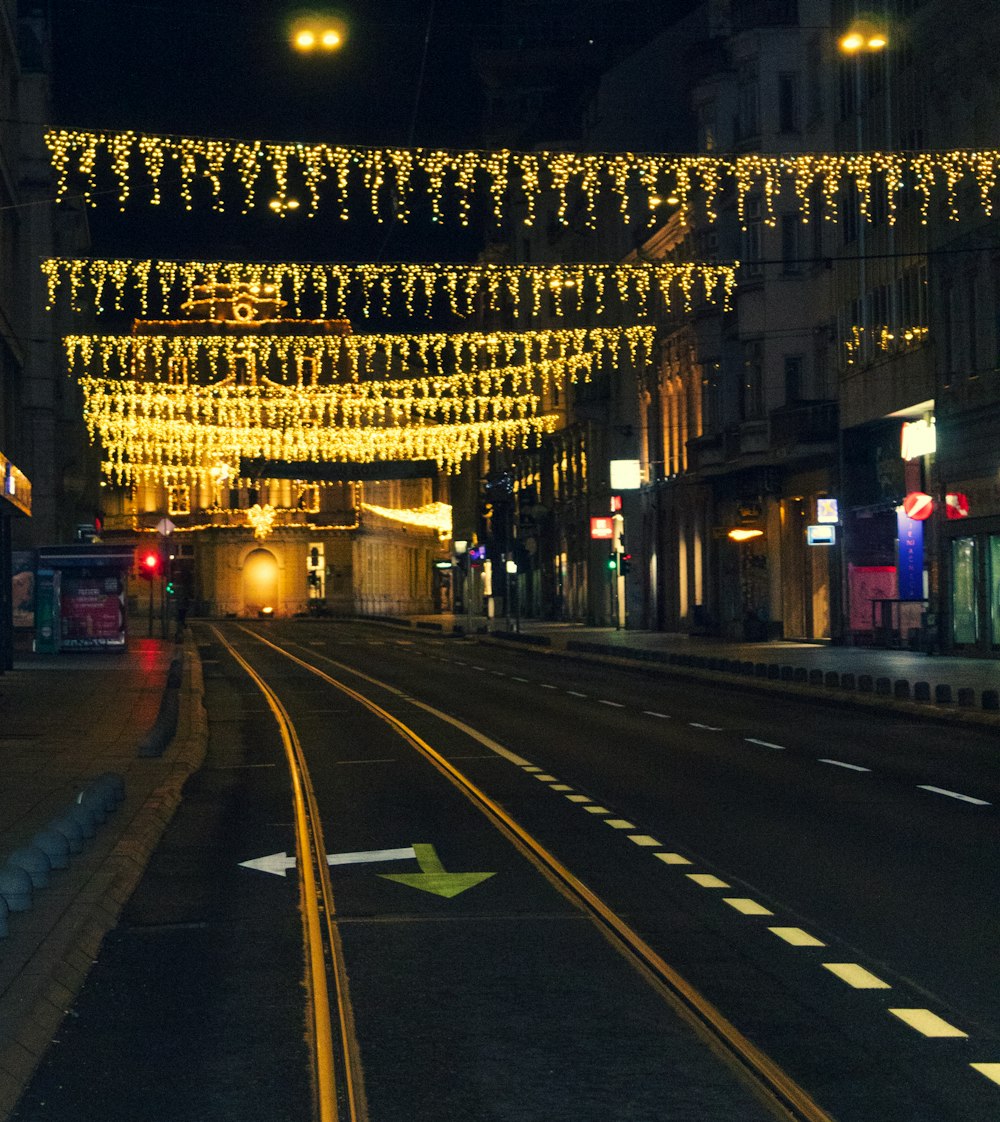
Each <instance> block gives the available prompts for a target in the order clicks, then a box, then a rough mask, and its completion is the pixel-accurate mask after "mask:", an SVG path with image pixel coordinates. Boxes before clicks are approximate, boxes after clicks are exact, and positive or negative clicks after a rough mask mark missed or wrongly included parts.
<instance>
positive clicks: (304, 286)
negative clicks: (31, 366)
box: [41, 257, 738, 319]
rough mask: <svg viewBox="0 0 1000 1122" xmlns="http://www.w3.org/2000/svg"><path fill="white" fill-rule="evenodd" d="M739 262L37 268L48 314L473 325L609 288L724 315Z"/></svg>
mask: <svg viewBox="0 0 1000 1122" xmlns="http://www.w3.org/2000/svg"><path fill="white" fill-rule="evenodd" d="M737 268H738V262H734V263H732V264H724V265H717V264H695V263H690V264H674V263H672V262H655V263H650V264H628V265H622V264H619V265H600V264H590V263H573V264H568V263H560V264H552V265H497V264H482V265H453V264H433V265H431V264H408V263H402V262H401V263H393V264H358V265H346V264H331V263H296V262H281V263H274V264H261V263H247V262H233V261H185V262H180V261H152V260H100V259H94V258H65V257H50V258H47V259H45V260H44V261H43V262H42V263H41V269H42V272H43V274H44V276H45V278H46V284H47V288H48V307H49V310H50V311H51V310H52V309H53V308H54V307H55V306H56V303H57V301H58V299H59V295H60V293H64V294H65V295H66V296H67V298H68V302H69V305H70V307H71V308H72V309H73V310H74V311H82V310H83V309H84V306H86V307H87V308H92V309H93V310H94V311H95V312H97V313H98V314H101V313H103V312H105V311H108V310H115V311H123V310H124V308H125V301H126V300H133V301H135V302H137V303H138V306H139V309H140V314H141V315H142V316H143V317H145V316H147V315H148V314H149V312H150V307H151V305H154V310H155V309H156V307H158V308H159V311H161V312H162V313H163V314H164V315H166V314H167V312H168V309H169V308H170V307H173V306H175V305H176V301H177V299H178V297H180V298H181V299H183V300H185V301H192V300H194V299H195V289H196V288H200V287H205V286H208V287H209V288H210V289H211V290H212V291H215V290H216V288H217V286H219V285H230V286H232V285H243V284H248V285H250V286H251V289H252V291H254V292H255V293H260V294H264V295H268V296H273V297H274V299H279V300H281V299H283V300H284V301H285V302H286V303H290V304H291V305H292V306H293V307H294V309H295V314H296V316H299V317H301V315H302V308H303V302H304V300H305V299H306V298H311V300H312V302H313V304H314V305H315V306H317V307H318V310H319V315H320V316H321V318H323V319H326V318H327V317H328V316H329V315H331V314H333V315H336V316H340V317H345V316H347V314H348V312H349V310H350V309H349V307H348V301H349V299H351V298H352V297H354V298H355V299H356V300H358V301H360V303H361V312H362V314H363V315H364V316H368V315H371V314H372V313H373V312H382V313H388V312H390V311H392V310H393V309H394V308H401V309H402V310H403V311H405V313H406V314H407V315H408V316H413V315H415V314H417V312H418V311H424V312H430V311H431V310H432V309H433V308H434V307H435V305H436V304H437V303H443V304H444V306H446V307H447V308H448V310H449V311H450V312H451V313H452V314H453V315H455V316H458V317H469V316H472V315H473V314H475V312H476V311H477V310H478V308H479V306H480V305H482V306H484V307H485V308H486V309H488V310H490V311H500V310H502V309H504V308H508V307H509V308H510V309H511V310H512V312H513V314H514V315H515V316H519V315H521V314H522V312H530V314H531V315H534V316H537V315H538V314H539V313H540V312H541V310H542V307H543V304H544V306H545V308H546V310H547V311H549V312H550V313H552V314H554V315H557V316H562V315H565V314H568V313H570V312H579V311H581V310H582V309H584V308H586V309H587V310H588V311H593V312H594V313H595V314H597V315H603V314H604V313H605V312H606V311H607V306H606V301H605V294H606V292H607V291H608V289H609V288H612V287H613V289H614V290H615V291H616V292H617V294H618V300H619V302H620V304H622V305H627V306H628V307H630V308H632V309H633V310H638V311H642V312H644V313H646V314H650V313H651V312H652V311H653V309H652V307H651V298H652V296H653V295H654V293H655V294H656V295H657V296H658V297H659V299H660V301H661V302H662V306H663V309H664V310H665V311H666V312H668V313H669V312H670V311H671V310H672V308H673V306H674V303H675V301H676V300H677V299H678V298H679V299H680V301H681V302H682V303H683V308H684V311H685V312H689V311H691V308H692V301H693V299H694V294H695V291H696V290H697V291H698V292H699V293H700V295H701V296H702V297H703V298H704V299H705V300H706V301H707V302H708V303H717V302H720V301H721V303H722V305H723V308H724V309H725V310H728V308H729V305H730V298H731V296H732V293H733V290H734V288H735V286H736V270H737Z"/></svg>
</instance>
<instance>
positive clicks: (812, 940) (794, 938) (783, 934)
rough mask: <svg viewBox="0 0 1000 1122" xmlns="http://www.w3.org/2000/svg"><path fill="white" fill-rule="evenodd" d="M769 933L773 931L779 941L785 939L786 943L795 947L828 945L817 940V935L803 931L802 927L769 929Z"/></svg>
mask: <svg viewBox="0 0 1000 1122" xmlns="http://www.w3.org/2000/svg"><path fill="white" fill-rule="evenodd" d="M768 931H773V932H774V934H775V935H777V936H778V938H779V939H784V940H785V942H786V943H791V945H792V946H793V947H825V946H826V943H824V942H823V941H822V940H820V939H817V938H816V936H815V935H810V934H809V932H808V931H803V930H802V928H801V927H769V928H768Z"/></svg>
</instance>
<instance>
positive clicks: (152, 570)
mask: <svg viewBox="0 0 1000 1122" xmlns="http://www.w3.org/2000/svg"><path fill="white" fill-rule="evenodd" d="M159 572H160V555H159V554H158V553H157V552H155V550H151V549H148V550H146V552H145V553H143V554H142V556H141V557H140V559H139V575H140V576H141V577H143V578H144V579H145V580H152V579H153V577H155V576H157V575H158V574H159Z"/></svg>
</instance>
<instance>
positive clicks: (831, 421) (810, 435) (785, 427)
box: [771, 401, 840, 448]
mask: <svg viewBox="0 0 1000 1122" xmlns="http://www.w3.org/2000/svg"><path fill="white" fill-rule="evenodd" d="M839 424H840V421H839V415H838V410H837V403H836V402H835V401H800V402H796V403H795V404H794V405H784V406H782V407H781V408H780V409H775V410H773V411H772V412H771V447H772V448H797V447H800V446H802V445H815V444H836V443H837V433H838V430H839Z"/></svg>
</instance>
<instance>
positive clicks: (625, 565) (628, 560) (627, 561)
mask: <svg viewBox="0 0 1000 1122" xmlns="http://www.w3.org/2000/svg"><path fill="white" fill-rule="evenodd" d="M631 571H632V554H631V553H623V554H622V558H621V562H620V564H619V572H620V573H621V575H622V576H623V577H624V576H628V574H629V573H630V572H631Z"/></svg>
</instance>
